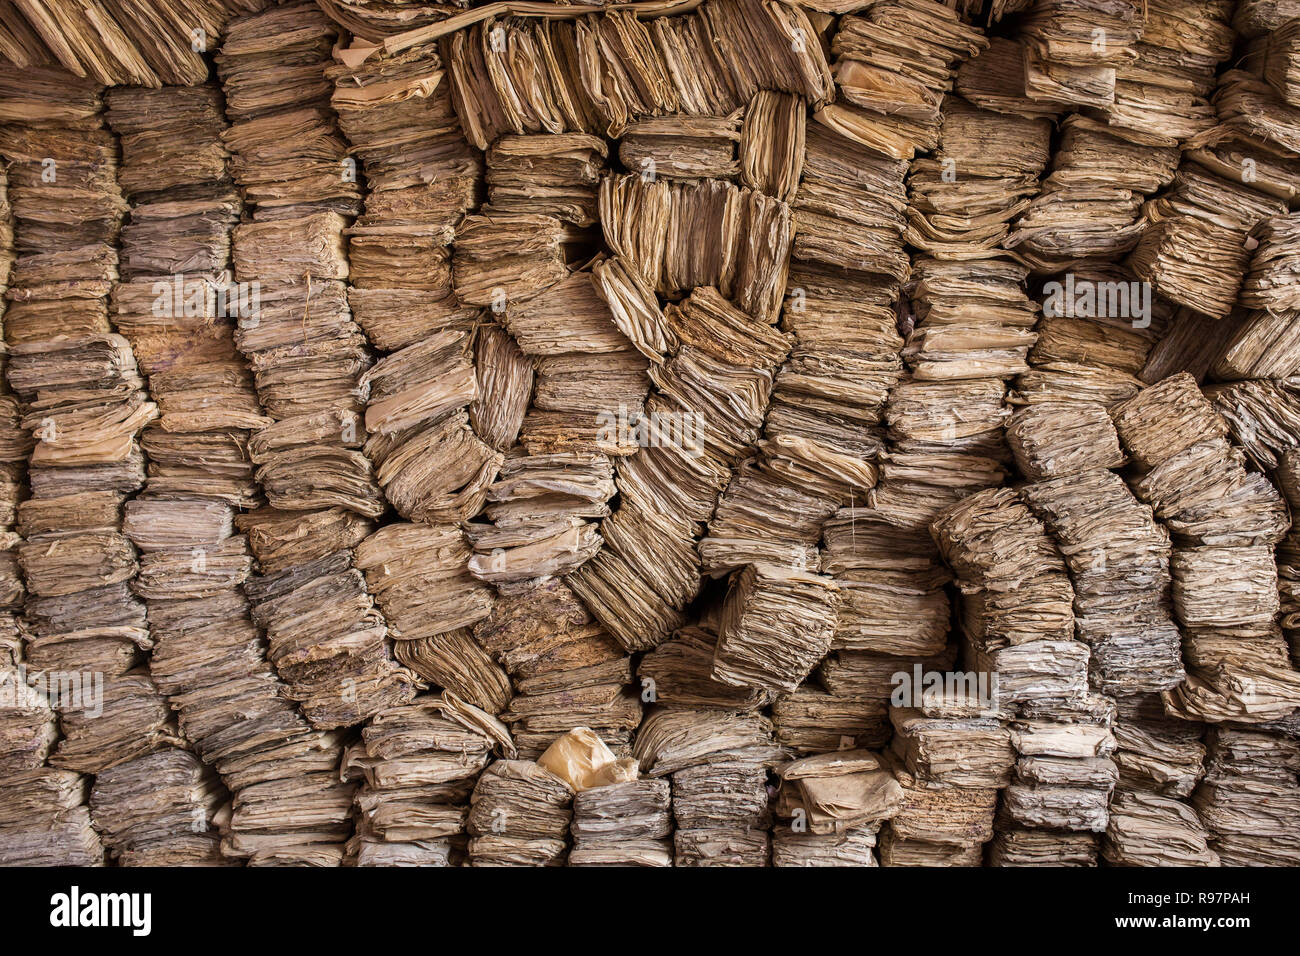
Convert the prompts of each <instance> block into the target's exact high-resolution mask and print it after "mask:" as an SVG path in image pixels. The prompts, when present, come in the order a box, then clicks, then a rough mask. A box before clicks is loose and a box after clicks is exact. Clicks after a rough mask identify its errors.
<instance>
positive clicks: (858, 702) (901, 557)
mask: <svg viewBox="0 0 1300 956" xmlns="http://www.w3.org/2000/svg"><path fill="white" fill-rule="evenodd" d="M824 541H825V543H824V550H823V551H822V555H821V570H822V573H823V574H829V575H831V577H832V578H833V580H834V581H835V584H836V585H837V586H838V587H839V589H840V596H841V601H842V603H841V606H840V610H839V615H838V619H837V622H836V627H835V634H834V636H833V637H832V639H831V647H832V649H833V650H834V651H835V652H836V653H835V656H834V659H833V663H831V662H828V664H827V665H826V666H828V667H832V668H838V667H839V666H840V665H843V664H845V663H846V662H849V661H862V662H866V661H871V662H874V663H875V665H876V666H877V667H878V668H880V669H881V670H882V672H883V673H885V674H886V675H887V677H888V678H889V679H887V681H886V683H884V684H883V685H882V686H881V688H880V690H879V691H877V692H875V693H874V694H872V693H871V692H869V691H868V693H867V694H865V695H862V696H859V695H857V694H854V693H851V692H845V691H844V689H843V688H836V690H837V692H835V693H831V692H828V691H824V690H821V689H820V688H819V687H816V686H815V685H813V684H809V683H805V684H804V685H803V686H802V687H800V688H799V689H798V690H796V691H795V692H794V693H793V694H790V695H788V696H786V697H783V698H782V699H781V700H779V701H777V702H776V704H775V705H774V706H773V721H774V723H775V725H776V734H777V739H778V740H780V741H781V742H782V743H784V744H786V745H787V746H793V747H795V748H796V749H798V750H801V751H804V750H837V749H840V748H841V747H843V746H844V745H845V742H846V740H847V742H848V743H849V745H850V746H858V747H863V746H866V747H872V746H880V745H881V744H883V743H884V741H885V740H886V739H887V738H888V736H889V734H890V732H891V729H890V726H889V724H888V722H887V720H886V719H885V718H886V708H887V705H888V702H889V698H890V697H891V696H892V694H893V691H894V689H895V687H894V684H893V682H892V675H894V674H899V673H903V674H909V675H910V674H911V672H912V669H913V667H914V666H916V665H920V664H922V662H924V661H926V660H927V659H929V658H932V657H933V656H934V655H937V654H942V653H943V652H944V650H945V648H946V647H947V642H948V630H949V624H950V618H951V610H950V606H949V601H948V595H947V593H946V592H945V590H944V584H945V583H946V582H947V581H948V580H949V579H950V575H949V573H948V571H947V569H945V568H944V567H943V565H942V563H941V562H940V560H939V552H938V550H937V549H936V548H935V546H934V542H933V541H932V540H930V539H929V537H928V536H927V537H924V538H919V537H918V536H917V535H916V533H915V532H912V531H910V530H908V529H905V528H900V527H898V526H896V525H894V524H892V523H890V522H889V521H886V520H884V518H883V516H882V515H881V514H880V513H879V512H876V511H873V510H872V509H870V508H844V509H841V510H840V511H838V512H836V514H835V515H834V517H832V518H831V519H830V520H829V521H827V522H826V525H825V529H824ZM832 683H834V682H832ZM811 718H815V725H814V726H815V728H816V729H815V730H814V729H813V728H808V729H807V730H801V728H802V725H803V724H804V722H805V721H807V720H809V719H811ZM810 731H811V732H812V735H811V739H810V740H809V739H806V735H807V734H809V732H810ZM814 741H819V742H820V743H821V744H822V745H821V746H811V747H810V746H808V745H809V744H811V743H813V742H814Z"/></svg>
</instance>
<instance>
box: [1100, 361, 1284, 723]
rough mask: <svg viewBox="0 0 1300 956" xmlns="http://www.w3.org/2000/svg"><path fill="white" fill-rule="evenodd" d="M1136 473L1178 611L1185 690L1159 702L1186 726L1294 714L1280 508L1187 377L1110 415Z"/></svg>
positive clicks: (1133, 482)
mask: <svg viewBox="0 0 1300 956" xmlns="http://www.w3.org/2000/svg"><path fill="white" fill-rule="evenodd" d="M1111 415H1112V417H1113V418H1114V420H1115V425H1116V428H1117V429H1118V431H1119V435H1120V438H1121V440H1122V441H1123V443H1124V447H1125V449H1126V450H1127V452H1128V453H1129V456H1130V458H1131V459H1132V461H1133V464H1134V466H1135V469H1134V477H1133V479H1132V480H1131V482H1130V484H1131V486H1132V488H1133V490H1134V492H1135V493H1136V494H1137V496H1138V497H1139V498H1141V499H1142V500H1144V501H1146V502H1148V503H1149V504H1151V505H1152V507H1153V508H1154V510H1155V514H1156V516H1157V517H1159V518H1161V519H1162V520H1163V521H1164V522H1165V524H1166V526H1167V527H1168V528H1169V531H1170V534H1171V536H1172V538H1173V543H1174V552H1173V557H1172V560H1171V569H1172V574H1173V605H1174V612H1175V615H1176V616H1177V618H1178V620H1179V621H1180V622H1181V623H1182V625H1183V628H1184V634H1183V656H1184V658H1185V660H1186V662H1187V665H1188V677H1187V681H1186V682H1185V683H1183V684H1181V685H1179V686H1178V687H1177V688H1175V689H1174V690H1173V691H1172V692H1171V693H1170V694H1168V695H1166V702H1167V705H1168V706H1169V707H1170V708H1171V709H1172V710H1173V711H1175V712H1177V713H1179V714H1180V715H1182V716H1184V717H1188V718H1190V719H1201V720H1208V721H1211V722H1219V721H1224V720H1235V721H1243V722H1246V723H1254V722H1259V721H1267V720H1272V719H1276V718H1280V717H1284V716H1286V715H1287V714H1289V713H1290V712H1291V711H1293V710H1295V709H1296V708H1297V706H1300V672H1297V671H1296V670H1295V669H1294V668H1293V667H1292V665H1291V662H1290V659H1289V655H1288V649H1287V647H1286V643H1285V641H1284V639H1283V637H1282V634H1281V632H1280V630H1279V628H1278V624H1277V618H1278V611H1279V603H1278V590H1277V587H1278V584H1277V581H1278V578H1277V565H1276V563H1275V561H1274V557H1273V548H1272V546H1273V545H1274V544H1276V543H1277V542H1278V541H1280V540H1281V539H1282V538H1283V537H1284V535H1285V534H1286V532H1287V530H1288V529H1289V527H1290V519H1289V516H1288V514H1287V511H1286V505H1285V502H1284V501H1283V500H1282V498H1281V496H1280V495H1279V494H1278V493H1277V490H1276V489H1275V488H1274V487H1273V485H1272V484H1271V483H1270V482H1269V481H1268V479H1267V478H1265V477H1264V476H1263V475H1261V474H1259V473H1257V472H1250V471H1247V470H1246V468H1245V467H1244V466H1243V464H1242V455H1241V452H1240V451H1239V450H1238V449H1237V448H1236V447H1235V446H1234V445H1232V444H1230V443H1229V442H1228V440H1227V439H1226V438H1225V437H1224V436H1225V435H1226V433H1227V432H1228V427H1227V425H1226V424H1225V422H1224V421H1223V419H1222V418H1221V417H1220V416H1219V415H1218V414H1217V413H1216V412H1215V411H1214V408H1213V407H1212V406H1211V404H1210V403H1209V401H1208V400H1207V399H1206V398H1205V397H1204V396H1203V395H1202V394H1201V392H1200V390H1199V389H1198V388H1197V387H1196V383H1195V382H1194V381H1193V380H1192V378H1191V376H1189V375H1187V374H1186V373H1182V374H1179V375H1175V376H1172V377H1170V378H1167V379H1165V380H1164V381H1162V382H1161V383H1160V384H1158V385H1154V386H1151V387H1150V388H1148V389H1146V390H1145V391H1143V392H1142V393H1141V394H1139V395H1138V396H1137V397H1135V398H1133V399H1130V400H1129V401H1127V402H1124V403H1122V404H1120V405H1117V406H1116V407H1115V408H1113V409H1112V410H1111Z"/></svg>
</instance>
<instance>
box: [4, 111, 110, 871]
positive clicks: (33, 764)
mask: <svg viewBox="0 0 1300 956" xmlns="http://www.w3.org/2000/svg"><path fill="white" fill-rule="evenodd" d="M2 105H3V104H0V106H2ZM7 186H8V179H7V175H6V174H5V173H4V172H0V296H2V295H3V290H4V287H5V285H6V284H7V282H8V279H9V267H10V265H11V263H12V261H13V215H12V209H11V208H10V205H9V195H8V188H7ZM4 307H5V303H4V301H3V299H0V316H3V315H4ZM0 362H3V359H2V358H0ZM0 387H2V388H3V389H4V394H3V395H0V528H2V529H3V531H0V537H2V539H3V551H0V582H3V584H2V586H0V608H2V610H0V770H2V771H3V772H4V773H5V775H6V780H5V783H4V784H3V785H2V786H0V815H3V817H4V822H3V823H0V827H3V828H4V830H3V831H2V832H3V835H2V836H0V843H3V844H4V845H5V846H6V847H8V848H9V849H8V850H7V851H6V852H5V853H4V856H3V861H4V862H5V863H14V864H17V863H21V862H25V861H26V859H27V857H26V854H28V853H31V852H32V851H33V850H36V851H37V853H39V847H40V842H39V840H38V841H37V842H34V843H30V844H29V843H28V842H27V841H28V840H29V839H31V838H33V837H35V835H36V831H34V830H33V831H30V833H29V834H28V835H23V836H20V834H19V830H18V829H11V828H15V827H16V828H22V827H27V826H30V825H31V821H29V820H24V819H22V818H21V817H18V816H15V812H16V810H15V808H16V807H17V806H18V804H19V802H20V801H21V800H23V799H25V798H33V797H36V795H37V794H38V793H39V780H40V778H41V776H42V775H45V774H48V773H49V771H46V770H45V769H44V764H45V759H46V758H47V757H48V756H49V754H50V751H51V750H52V749H53V748H54V744H55V743H56V742H57V741H58V739H59V727H58V719H57V716H56V714H55V712H54V708H53V707H52V706H51V699H50V695H49V694H48V692H47V688H48V685H43V684H42V683H41V682H39V681H37V682H36V684H35V686H29V685H28V680H27V677H28V674H27V667H26V662H25V660H24V652H23V641H22V631H21V628H20V625H19V618H18V615H19V614H20V613H21V611H22V607H23V598H24V597H25V596H26V595H25V588H24V587H23V580H22V575H21V573H20V571H19V567H18V552H17V546H18V543H19V541H20V540H21V539H20V538H19V537H18V535H17V534H15V533H14V531H13V527H14V523H15V520H16V517H17V511H16V509H17V505H18V498H19V496H20V494H21V493H22V485H23V482H24V479H25V477H26V471H27V468H26V465H27V456H28V455H29V454H30V453H31V450H32V445H33V441H32V437H31V435H30V434H29V433H28V432H27V431H26V430H24V429H23V427H22V425H21V418H22V409H21V406H20V405H19V402H18V400H17V399H16V398H15V397H14V396H13V395H11V394H9V393H8V388H7V387H6V386H4V385H3V383H0ZM72 776H74V777H75V775H72ZM15 779H16V780H19V781H23V780H26V781H28V782H29V784H30V786H29V787H23V788H22V789H14V787H15V785H14V784H12V783H11V780H15ZM27 791H30V792H29V793H28V792H27ZM75 802H76V803H78V804H79V803H81V802H83V801H81V800H77V801H75ZM31 810H32V812H33V813H34V814H35V815H36V817H37V821H38V822H42V821H43V820H44V819H45V818H46V817H47V816H48V814H47V813H45V812H44V811H43V810H41V809H40V808H38V807H35V806H34V807H32V808H31ZM78 815H79V816H80V818H81V820H80V823H78V824H74V826H76V827H77V830H75V831H73V830H69V833H68V834H66V835H68V836H70V835H71V833H73V832H80V830H81V828H84V834H83V835H82V836H81V837H80V839H81V841H82V842H83V845H85V846H87V847H89V848H90V852H91V853H93V854H94V858H95V859H98V858H99V857H100V856H102V852H101V851H100V849H99V841H98V838H96V837H95V834H94V832H93V831H92V830H91V829H90V820H89V818H88V817H87V816H86V813H85V809H84V808H82V809H81V810H80V811H79V814H78ZM56 839H57V837H56ZM78 839H79V838H78V837H72V838H70V839H67V841H66V842H67V844H68V847H69V853H70V857H69V862H87V863H88V862H92V860H90V859H83V860H81V861H77V860H73V859H72V858H71V853H72V851H71V848H72V847H74V846H76V845H77V843H78ZM32 862H38V859H37V858H36V857H33V858H32Z"/></svg>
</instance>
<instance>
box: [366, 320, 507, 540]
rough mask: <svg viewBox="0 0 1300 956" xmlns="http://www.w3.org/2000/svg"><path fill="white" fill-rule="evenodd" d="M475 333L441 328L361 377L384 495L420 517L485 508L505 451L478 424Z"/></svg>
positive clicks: (463, 514) (457, 517)
mask: <svg viewBox="0 0 1300 956" xmlns="http://www.w3.org/2000/svg"><path fill="white" fill-rule="evenodd" d="M473 342H474V337H473V334H472V333H470V332H466V331H463V330H459V329H457V330H447V331H443V332H437V333H434V334H433V335H431V336H429V337H428V338H426V339H423V340H422V341H420V342H417V343H415V344H414V345H408V346H407V347H406V348H403V349H399V350H398V351H396V352H393V353H392V354H390V355H387V356H385V357H384V358H381V359H380V360H379V361H378V362H376V363H375V364H374V365H373V366H372V367H371V368H370V369H369V370H368V371H367V372H366V373H365V374H364V375H363V376H362V377H361V380H360V387H361V388H362V390H363V391H364V392H365V393H366V394H368V396H369V404H368V406H367V408H366V416H365V428H366V431H367V432H368V433H369V435H370V438H369V439H368V440H367V441H366V445H365V451H366V454H367V455H368V457H369V458H370V460H371V462H373V464H374V468H375V477H376V480H377V482H378V484H379V486H380V488H381V489H383V492H384V497H385V498H386V499H387V500H388V502H389V503H391V504H392V505H393V507H394V508H395V509H396V511H397V513H398V514H400V515H401V516H402V517H404V518H408V519H411V520H415V521H430V522H459V521H464V520H466V519H468V518H470V517H472V516H473V515H475V514H477V513H478V511H479V509H480V508H481V507H482V504H483V501H484V496H485V494H486V490H487V486H488V484H489V483H491V481H492V480H493V479H494V478H495V477H496V474H497V472H498V470H499V469H500V467H501V461H502V458H501V455H500V453H498V452H496V451H495V450H494V449H493V448H492V447H491V446H489V445H487V444H485V443H484V442H483V441H482V440H481V439H480V438H479V437H478V435H476V434H475V432H474V430H473V429H472V428H471V427H470V422H469V413H468V411H467V407H468V406H469V405H470V403H471V402H473V401H474V400H475V399H476V398H478V397H479V389H478V383H477V376H476V375H475V368H474V353H473Z"/></svg>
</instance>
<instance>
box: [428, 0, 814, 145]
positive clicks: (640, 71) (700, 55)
mask: <svg viewBox="0 0 1300 956" xmlns="http://www.w3.org/2000/svg"><path fill="white" fill-rule="evenodd" d="M815 36H816V34H815V31H814V30H813V28H812V24H811V23H810V22H809V20H808V17H807V16H806V15H805V13H804V12H803V10H802V9H800V8H799V7H796V6H787V5H785V4H781V3H778V4H770V5H769V4H762V3H759V2H758V0H710V2H708V3H705V4H703V5H702V6H701V7H700V8H699V9H698V10H696V11H694V12H692V13H689V14H686V15H683V16H677V17H662V18H656V19H649V20H639V19H638V18H637V16H636V14H635V13H634V12H632V11H626V10H618V11H611V12H609V13H606V14H603V15H599V16H592V17H588V18H583V19H576V20H572V21H571V20H559V19H556V20H552V19H540V18H532V17H529V18H518V19H515V18H511V19H506V20H504V21H495V20H491V19H489V20H487V21H485V22H483V23H480V24H475V25H474V26H472V27H470V28H468V29H465V30H460V31H457V32H455V33H453V34H451V35H450V36H448V37H446V38H445V39H443V41H442V54H443V59H444V61H445V62H446V63H447V64H448V69H449V71H450V74H451V80H452V95H453V100H454V102H455V104H456V110H457V113H458V114H459V115H460V118H461V123H462V124H463V125H464V127H465V134H466V138H467V139H468V140H469V141H470V142H471V143H472V144H473V145H475V146H477V147H478V148H479V149H482V150H487V149H488V148H489V147H490V146H491V145H492V144H493V143H494V142H496V141H497V140H498V139H499V138H500V137H501V135H502V134H525V133H552V134H554V133H590V134H594V135H597V136H603V135H608V136H612V137H620V136H622V135H623V133H624V132H625V131H626V130H627V129H628V128H629V127H630V126H631V125H632V124H633V122H634V121H636V120H638V119H641V118H644V117H648V116H665V115H668V114H674V113H684V114H687V115H689V116H693V117H695V116H716V117H722V116H726V115H728V114H729V113H731V112H732V111H733V110H734V109H736V108H737V107H738V106H741V105H743V104H745V103H747V102H749V100H750V98H751V97H752V96H753V95H754V94H755V93H756V92H757V91H759V90H782V91H786V92H790V93H795V94H798V95H801V96H803V97H805V98H806V99H808V100H809V101H811V102H813V103H815V104H816V105H821V103H823V102H824V101H825V100H826V99H828V98H829V94H830V84H831V77H830V71H829V69H828V67H827V66H826V62H825V60H824V59H823V58H822V54H821V48H820V45H819V44H818V43H816V42H814V41H813V38H814V37H815Z"/></svg>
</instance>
